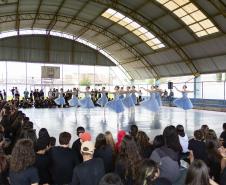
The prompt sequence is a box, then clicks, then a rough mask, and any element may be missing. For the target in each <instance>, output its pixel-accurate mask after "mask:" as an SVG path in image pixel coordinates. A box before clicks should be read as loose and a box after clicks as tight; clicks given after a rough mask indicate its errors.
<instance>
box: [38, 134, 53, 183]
mask: <svg viewBox="0 0 226 185" xmlns="http://www.w3.org/2000/svg"><path fill="white" fill-rule="evenodd" d="M48 145H49V138H45V137H40V138H38V140H37V143H36V145H35V149H36V162H35V167H36V168H37V170H38V175H39V178H40V181H39V185H43V184H50V183H51V178H50V177H51V174H50V171H49V169H50V160H49V156H48V154H47V150H48Z"/></svg>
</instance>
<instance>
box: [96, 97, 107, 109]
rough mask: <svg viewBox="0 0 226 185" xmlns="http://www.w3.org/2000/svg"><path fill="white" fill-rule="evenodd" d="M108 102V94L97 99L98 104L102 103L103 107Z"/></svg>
mask: <svg viewBox="0 0 226 185" xmlns="http://www.w3.org/2000/svg"><path fill="white" fill-rule="evenodd" d="M107 102H108V98H107V96H102V97H101V98H99V99H98V100H97V104H98V105H100V106H101V107H104V106H105V105H106V103H107Z"/></svg>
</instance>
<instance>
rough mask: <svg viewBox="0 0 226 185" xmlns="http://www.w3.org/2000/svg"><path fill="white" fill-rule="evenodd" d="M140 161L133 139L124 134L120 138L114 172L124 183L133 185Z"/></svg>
mask: <svg viewBox="0 0 226 185" xmlns="http://www.w3.org/2000/svg"><path fill="white" fill-rule="evenodd" d="M140 161H141V156H140V154H139V150H138V148H137V145H136V143H135V141H134V140H133V138H132V137H131V136H129V135H126V136H125V137H124V138H123V140H122V143H121V147H120V152H119V154H118V158H117V160H116V165H115V172H116V173H117V174H118V175H119V176H120V177H121V179H122V181H123V183H124V185H133V183H134V182H135V179H136V173H137V170H138V165H139V162H140Z"/></svg>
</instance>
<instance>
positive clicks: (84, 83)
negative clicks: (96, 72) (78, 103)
mask: <svg viewBox="0 0 226 185" xmlns="http://www.w3.org/2000/svg"><path fill="white" fill-rule="evenodd" d="M79 85H81V86H90V85H91V80H90V79H89V77H83V78H82V79H81V80H80V82H79Z"/></svg>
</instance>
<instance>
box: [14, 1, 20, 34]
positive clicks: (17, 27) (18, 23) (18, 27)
mask: <svg viewBox="0 0 226 185" xmlns="http://www.w3.org/2000/svg"><path fill="white" fill-rule="evenodd" d="M19 8H20V0H17V5H16V25H15V28H16V31H17V35H19V34H20V33H19V30H20V14H19Z"/></svg>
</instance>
